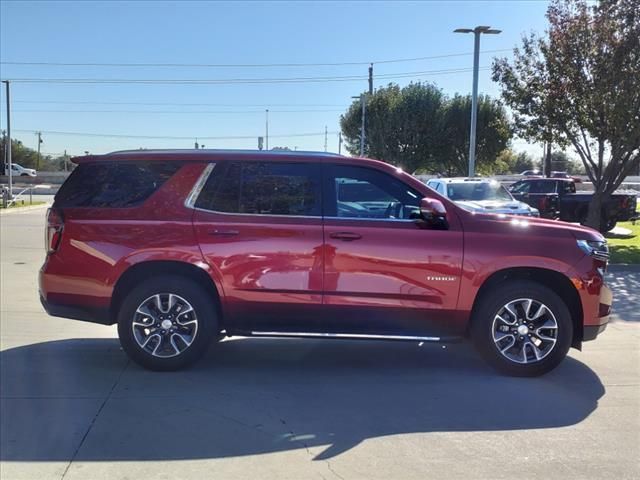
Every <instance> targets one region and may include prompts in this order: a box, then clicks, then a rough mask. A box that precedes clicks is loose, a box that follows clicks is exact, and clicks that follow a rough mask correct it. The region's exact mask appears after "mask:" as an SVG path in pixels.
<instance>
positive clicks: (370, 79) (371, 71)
mask: <svg viewBox="0 0 640 480" xmlns="http://www.w3.org/2000/svg"><path fill="white" fill-rule="evenodd" d="M369 95H373V63H370V64H369Z"/></svg>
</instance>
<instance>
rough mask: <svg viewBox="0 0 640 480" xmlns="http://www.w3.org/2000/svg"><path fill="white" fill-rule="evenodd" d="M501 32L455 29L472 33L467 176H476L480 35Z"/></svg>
mask: <svg viewBox="0 0 640 480" xmlns="http://www.w3.org/2000/svg"><path fill="white" fill-rule="evenodd" d="M500 32H501V30H495V29H491V27H487V26H478V27H476V28H474V29H471V28H457V29H455V30H454V33H473V36H474V38H473V88H472V93H471V130H470V132H469V176H470V177H473V176H474V175H475V174H476V124H477V122H478V68H479V63H480V35H482V34H483V33H488V34H493V35H497V34H498V33H500Z"/></svg>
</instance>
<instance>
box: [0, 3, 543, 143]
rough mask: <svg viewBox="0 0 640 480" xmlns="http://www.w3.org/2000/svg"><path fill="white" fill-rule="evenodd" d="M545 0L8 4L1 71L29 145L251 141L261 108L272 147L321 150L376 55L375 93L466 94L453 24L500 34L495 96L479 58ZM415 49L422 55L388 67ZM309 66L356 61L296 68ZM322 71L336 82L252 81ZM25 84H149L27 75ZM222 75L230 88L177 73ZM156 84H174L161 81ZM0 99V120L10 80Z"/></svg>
mask: <svg viewBox="0 0 640 480" xmlns="http://www.w3.org/2000/svg"><path fill="white" fill-rule="evenodd" d="M546 7H547V2H545V1H513V0H512V1H504V2H503V1H448V2H441V1H423V2H400V1H393V2H385V1H380V2H366V1H357V2H329V1H325V2H312V1H299V2H270V1H255V2H204V1H199V2H186V1H183V2H156V1H121V2H116V1H112V2H99V1H70V2H63V1H59V2H56V1H45V2H36V1H12V0H3V1H2V2H0V61H1V62H3V63H2V64H0V77H1V78H2V79H3V80H5V79H11V80H14V79H15V81H13V82H12V83H11V108H12V117H11V130H12V137H14V138H18V139H19V140H21V141H22V142H23V143H24V144H25V145H27V146H29V147H32V148H35V147H36V143H37V139H36V136H35V134H34V132H35V131H41V132H42V139H43V143H42V152H43V153H45V154H47V153H48V154H54V155H58V154H61V153H62V152H64V151H65V150H66V151H67V152H68V153H69V154H71V155H75V154H82V153H83V152H85V151H89V152H91V153H105V152H109V151H113V150H122V149H129V148H193V146H194V143H195V142H196V141H198V142H199V144H200V145H205V146H206V148H251V149H254V148H257V137H258V136H264V135H265V129H266V112H265V110H266V109H269V147H270V148H272V147H275V146H280V147H284V146H286V147H289V148H291V149H294V148H297V149H298V150H324V148H325V135H324V132H325V127H326V130H327V132H328V134H327V149H328V151H332V152H337V150H338V134H337V132H338V130H339V117H340V114H341V113H343V112H344V111H345V109H346V107H347V106H348V105H349V104H350V102H351V101H352V100H351V97H352V96H355V95H359V94H360V93H361V92H363V91H365V90H366V89H367V79H366V77H367V68H368V65H367V63H368V62H374V87H375V88H377V87H381V86H385V85H386V84H388V83H389V82H394V83H398V84H400V85H406V84H408V83H409V82H411V81H429V82H433V83H435V84H436V85H437V86H438V87H440V88H442V89H443V91H444V92H445V93H446V94H448V95H453V94H455V93H462V94H467V93H469V92H470V90H471V84H472V71H471V67H472V61H473V57H472V55H471V53H472V51H473V36H472V35H470V34H457V33H453V30H454V29H456V28H459V27H471V28H473V27H474V26H476V25H489V26H492V27H493V28H497V29H500V30H502V33H501V34H500V35H484V36H483V37H482V40H481V41H482V44H481V51H482V52H483V53H481V55H480V67H481V70H480V80H479V92H480V93H486V94H489V95H492V96H499V93H500V90H499V88H498V86H497V85H496V84H494V83H493V82H492V81H491V78H490V72H489V70H487V69H484V70H483V69H482V67H489V66H490V65H491V62H492V58H494V57H495V56H506V57H510V55H511V50H512V49H513V47H514V46H516V45H517V44H518V43H519V41H520V38H521V36H522V35H523V34H528V33H530V32H539V33H542V32H543V31H544V29H545V27H546V20H545V17H544V14H545V10H546ZM418 57H419V58H422V59H421V60H411V61H400V62H388V61H389V60H404V59H415V58H418ZM424 57H440V58H426V59H425V58H424ZM15 62H27V63H67V64H69V63H71V64H73V63H76V64H85V65H16V64H15ZM87 63H91V64H105V63H106V64H149V63H152V64H179V65H178V66H171V67H166V66H165V67H161V66H136V67H132V66H114V65H110V66H96V65H94V66H89V65H86V64H87ZM309 63H312V64H336V63H354V64H351V65H315V66H291V64H309ZM184 64H188V65H190V66H184ZM273 64H280V65H276V66H273ZM282 64H289V66H284V65H282ZM193 65H209V66H193ZM210 65H224V66H210ZM240 65H244V66H240ZM247 65H251V66H247ZM255 65H262V66H260V67H256V66H255ZM264 65H272V66H264ZM451 70H454V71H453V72H451ZM318 77H334V78H335V77H340V78H341V80H340V81H328V80H327V79H326V78H324V79H321V80H320V81H312V82H311V81H305V82H299V81H296V82H291V81H289V82H286V83H284V82H282V81H278V82H277V83H257V82H256V79H287V78H289V79H291V78H298V79H299V78H305V79H306V78H315V79H316V80H317V79H318ZM344 77H355V78H347V79H344ZM18 79H23V80H22V81H20V80H18ZM24 79H100V80H106V79H110V80H113V79H117V80H122V79H126V80H129V79H139V80H152V81H153V82H154V83H150V82H146V83H53V82H46V83H30V82H25V81H24ZM230 79H234V80H236V81H235V83H220V82H218V83H217V84H216V83H211V82H209V83H200V84H193V83H191V84H184V83H176V82H175V80H209V81H210V80H226V81H228V80H230ZM237 79H242V81H241V83H238V82H237ZM159 80H171V81H173V82H171V83H161V84H159V83H157V82H158V81H159ZM270 81H271V80H270ZM260 82H264V81H263V80H260ZM0 105H1V108H2V114H1V116H0V117H1V119H2V120H1V121H0V127H1V128H2V129H4V128H6V116H5V115H6V114H5V108H6V107H5V105H6V96H5V91H4V85H3V88H2V94H1V96H0ZM80 134H82V135H80ZM87 134H90V135H87ZM309 134H312V135H309ZM103 135H114V136H111V137H108V136H103ZM129 137H135V138H129ZM144 137H147V138H144ZM152 137H157V138H152ZM229 137H244V138H229ZM513 148H514V149H515V150H527V151H529V152H531V153H536V154H537V152H539V147H538V146H530V145H527V144H526V142H523V141H522V140H516V141H514V144H513Z"/></svg>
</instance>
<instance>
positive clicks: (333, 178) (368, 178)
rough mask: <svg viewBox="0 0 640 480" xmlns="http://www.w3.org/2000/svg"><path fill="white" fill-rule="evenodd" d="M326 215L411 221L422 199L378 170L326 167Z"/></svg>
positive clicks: (399, 182)
mask: <svg viewBox="0 0 640 480" xmlns="http://www.w3.org/2000/svg"><path fill="white" fill-rule="evenodd" d="M327 181H328V190H329V195H328V196H327V215H328V216H337V217H344V218H380V219H385V218H386V219H400V218H410V216H411V215H412V214H415V213H417V212H419V210H420V199H421V198H422V195H421V194H420V193H419V192H417V191H415V190H413V189H412V188H411V187H409V186H408V185H406V184H405V183H403V182H401V181H400V180H398V179H396V178H394V177H392V176H391V175H388V174H386V173H384V172H381V171H379V170H374V169H370V168H362V167H349V166H343V165H332V166H329V175H328V180H327Z"/></svg>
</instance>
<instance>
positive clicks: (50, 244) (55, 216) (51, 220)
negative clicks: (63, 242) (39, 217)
mask: <svg viewBox="0 0 640 480" xmlns="http://www.w3.org/2000/svg"><path fill="white" fill-rule="evenodd" d="M63 227H64V220H63V218H62V212H61V211H60V210H57V209H55V208H50V209H49V210H47V227H46V230H45V248H46V249H47V253H53V252H55V251H56V250H57V249H58V246H59V245H60V239H61V238H62V229H63Z"/></svg>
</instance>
